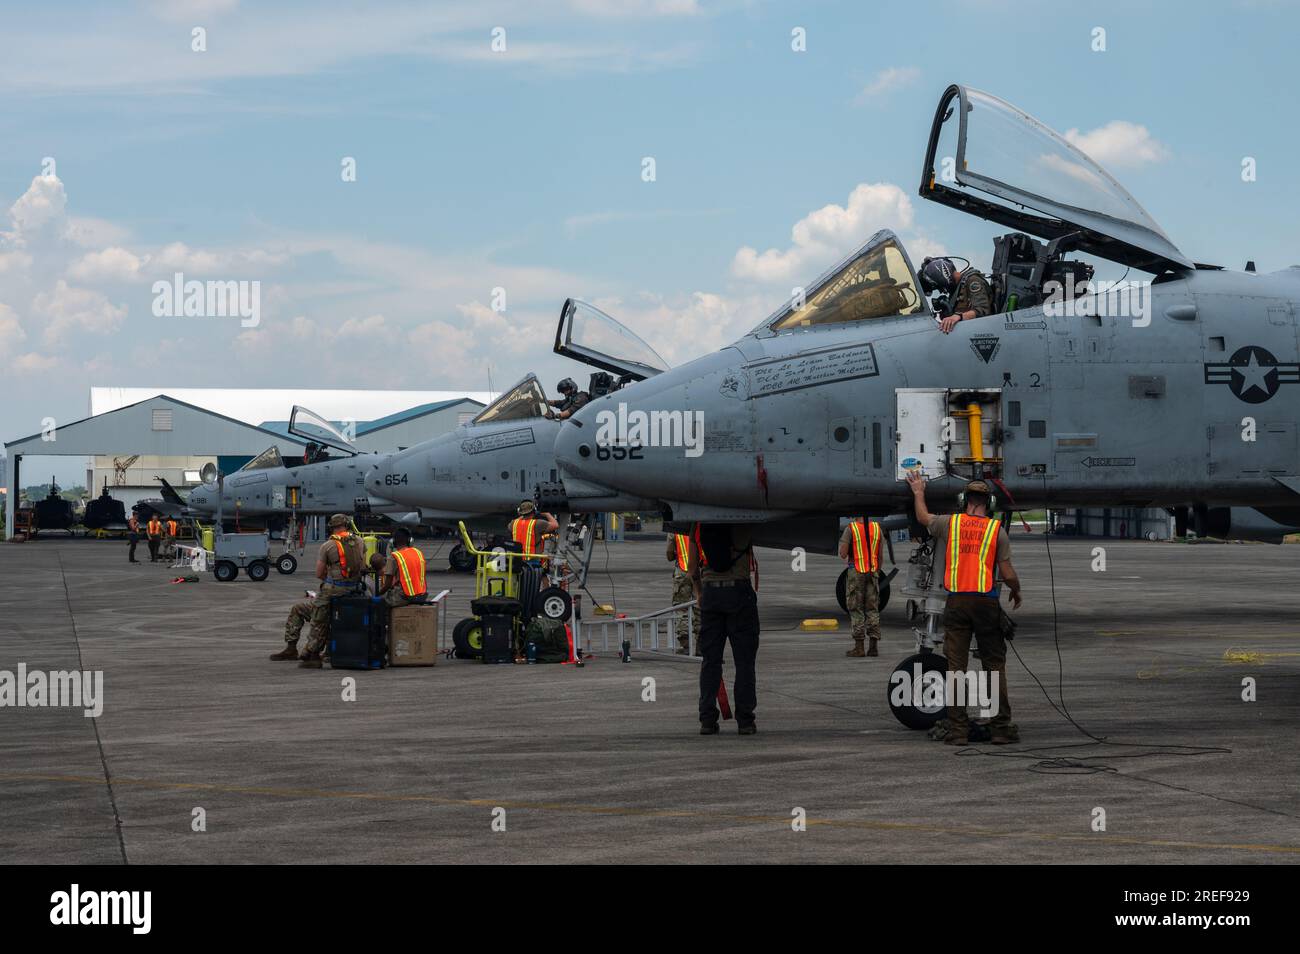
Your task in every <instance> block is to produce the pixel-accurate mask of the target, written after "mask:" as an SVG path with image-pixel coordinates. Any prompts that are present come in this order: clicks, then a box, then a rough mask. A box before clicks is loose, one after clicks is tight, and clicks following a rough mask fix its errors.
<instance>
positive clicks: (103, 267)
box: [68, 245, 147, 282]
mask: <svg viewBox="0 0 1300 954" xmlns="http://www.w3.org/2000/svg"><path fill="white" fill-rule="evenodd" d="M144 261H147V259H145V260H142V259H141V258H140V257H139V256H137V255H135V254H133V253H131V252H129V251H127V250H126V249H124V248H120V247H118V246H116V245H113V246H110V247H108V248H106V249H102V250H100V251H98V252H87V253H86V254H85V255H83V256H82V257H81V258H79V259H77V260H76V261H75V262H73V263H72V264H71V265H70V266H68V277H69V278H73V279H75V280H77V281H82V282H86V281H90V282H93V281H119V282H124V281H131V280H133V279H136V278H139V277H140V267H141V265H142V264H144Z"/></svg>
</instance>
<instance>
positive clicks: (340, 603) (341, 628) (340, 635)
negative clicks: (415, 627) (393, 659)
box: [329, 596, 388, 669]
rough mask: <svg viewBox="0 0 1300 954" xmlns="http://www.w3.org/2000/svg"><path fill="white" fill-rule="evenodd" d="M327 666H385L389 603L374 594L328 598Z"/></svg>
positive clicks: (356, 667)
mask: <svg viewBox="0 0 1300 954" xmlns="http://www.w3.org/2000/svg"><path fill="white" fill-rule="evenodd" d="M329 645H330V666H331V667H332V668H334V669H383V668H384V667H385V666H386V665H388V604H387V603H385V602H384V601H383V600H382V599H380V598H379V597H377V596H339V597H335V598H334V599H333V600H331V601H330V641H329Z"/></svg>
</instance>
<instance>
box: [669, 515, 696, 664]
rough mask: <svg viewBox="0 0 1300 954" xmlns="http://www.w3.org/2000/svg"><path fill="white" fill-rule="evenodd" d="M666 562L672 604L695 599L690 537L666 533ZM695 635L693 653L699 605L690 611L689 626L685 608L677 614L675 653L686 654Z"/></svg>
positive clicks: (682, 534)
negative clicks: (670, 575)
mask: <svg viewBox="0 0 1300 954" xmlns="http://www.w3.org/2000/svg"><path fill="white" fill-rule="evenodd" d="M668 562H669V563H672V564H673V605H674V606H680V605H681V604H682V603H689V602H691V601H692V600H693V599H695V586H694V584H693V583H692V582H691V538H690V535H689V534H685V533H670V534H668ZM692 636H694V637H695V655H697V656H698V655H699V654H700V607H699V604H698V603H697V604H696V605H695V607H694V609H693V610H692V611H691V623H690V627H689V628H687V625H686V610H682V611H681V613H680V614H679V615H678V616H677V655H679V656H688V655H690V652H691V637H692Z"/></svg>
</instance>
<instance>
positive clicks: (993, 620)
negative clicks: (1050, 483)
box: [907, 472, 1020, 745]
mask: <svg viewBox="0 0 1300 954" xmlns="http://www.w3.org/2000/svg"><path fill="white" fill-rule="evenodd" d="M907 482H908V484H909V485H910V486H911V488H912V497H913V503H914V505H915V507H916V519H917V520H919V521H920V522H921V524H922V526H924V527H925V528H926V529H927V530H928V531H929V532H930V535H931V536H932V537H934V539H935V548H936V557H935V561H936V564H938V559H939V558H938V555H937V554H938V553H942V554H943V555H944V556H943V563H942V567H943V586H944V589H946V590H947V591H948V599H947V602H946V603H945V604H944V610H943V652H944V655H945V656H946V657H947V658H948V672H949V673H964V672H965V671H966V666H967V664H968V663H969V662H970V643H971V638H972V637H973V638H974V639H975V641H976V643H978V644H979V649H980V661H981V663H983V666H984V670H985V671H986V672H989V673H997V675H998V709H997V713H996V714H995V715H994V716H993V718H992V719H990V720H989V732H990V734H991V736H992V742H993V744H994V745H1006V744H1008V743H1012V742H1019V741H1020V730H1019V729H1018V728H1017V727H1016V725H1015V723H1013V722H1012V721H1011V701H1010V699H1009V698H1008V696H1007V643H1006V638H1005V637H1004V636H1003V635H1002V607H1001V606H1000V605H999V603H998V596H999V585H998V580H997V578H998V576H999V575H1000V576H1001V578H1002V582H1003V583H1006V584H1007V588H1008V589H1009V590H1010V591H1011V607H1012V609H1019V608H1020V577H1019V576H1017V575H1016V571H1015V568H1014V567H1013V566H1012V565H1011V538H1010V537H1008V536H1007V531H1006V528H1005V527H1003V526H1002V522H1001V521H1000V520H996V519H994V518H993V517H992V516H990V515H989V511H990V509H992V503H993V495H992V493H991V491H990V490H989V485H988V484H986V483H985V482H984V481H982V480H974V481H971V482H970V483H969V484H967V485H966V490H965V492H964V493H963V494H962V496H961V498H960V500H961V507H962V512H961V513H954V514H942V515H939V516H934V515H933V514H931V513H930V511H929V508H927V507H926V504H925V478H924V477H922V476H921V475H920V474H918V473H910V472H909V473H908V475H907ZM937 568H938V567H937V566H936V569H937ZM953 702H954V700H949V705H948V723H949V731H948V736H947V737H946V738H945V739H944V741H945V742H946V743H947V744H949V745H968V744H970V740H969V732H970V717H969V716H968V715H967V713H966V706H965V705H964V704H963V705H955V704H953Z"/></svg>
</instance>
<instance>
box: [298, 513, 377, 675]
mask: <svg viewBox="0 0 1300 954" xmlns="http://www.w3.org/2000/svg"><path fill="white" fill-rule="evenodd" d="M335 539H336V538H335V537H333V536H331V537H330V539H328V540H326V541H325V542H324V543H322V544H321V548H320V556H319V557H318V559H319V560H321V561H322V562H323V563H324V564H325V570H326V579H325V581H323V582H322V583H321V585H320V589H319V590H317V593H316V598H315V599H314V600H312V601H311V636H310V637H309V638H308V640H307V648H306V650H304V652H303V658H304V659H311V658H314V657H316V656H319V654H320V652H321V650H322V649H324V648H325V643H326V641H327V640H328V639H329V622H330V603H331V602H333V601H334V599H335V598H336V597H339V596H356V595H357V594H358V593H361V592H362V589H361V585H360V584H361V580H362V578H363V576H362V575H363V573H364V572H365V562H366V546H365V544H364V543H362V542H361V538H360V537H358V536H356V535H355V534H353V533H350V532H348V533H347V534H346V536H343V537H340V538H338V539H340V540H341V542H342V543H343V546H344V548H345V549H346V552H347V565H348V574H347V579H348V580H349V581H353V582H355V583H356V584H357V585H355V586H339V585H338V584H337V583H331V582H329V581H330V580H335V581H337V580H341V579H343V573H342V570H341V569H340V566H339V550H338V547H337V546H336V545H335V543H334V541H335ZM301 605H302V604H298V605H295V606H294V610H297V609H298V607H299V606H301ZM291 612H292V611H291Z"/></svg>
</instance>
